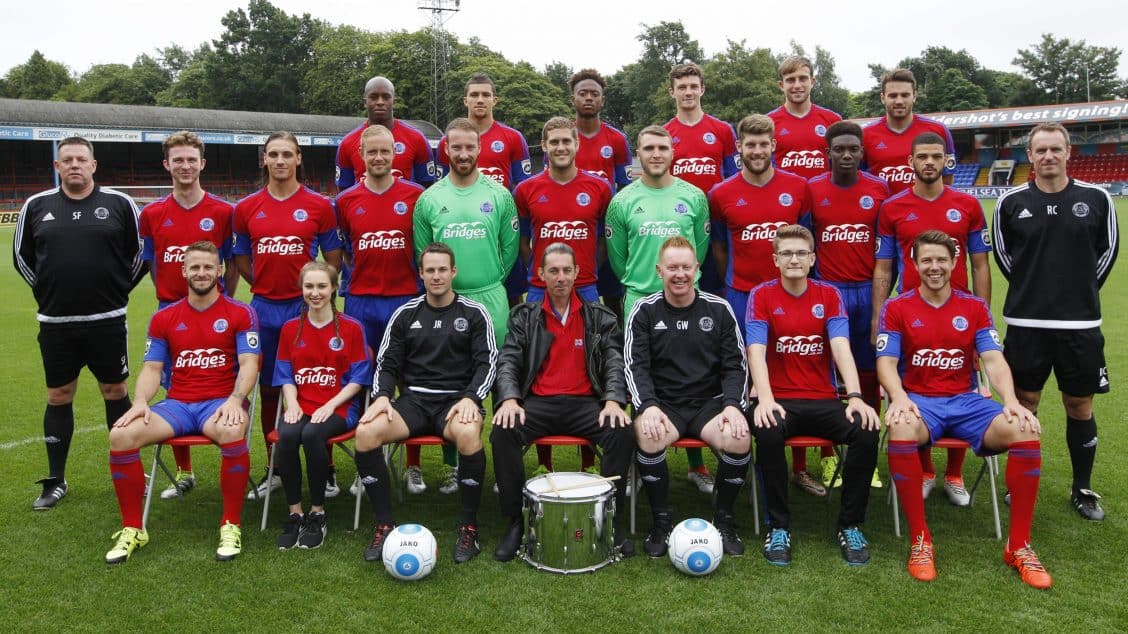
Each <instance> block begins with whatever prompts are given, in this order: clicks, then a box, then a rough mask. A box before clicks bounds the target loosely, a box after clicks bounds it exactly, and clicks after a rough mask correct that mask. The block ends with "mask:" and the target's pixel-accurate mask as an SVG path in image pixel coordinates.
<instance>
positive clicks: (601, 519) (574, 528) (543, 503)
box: [522, 473, 615, 574]
mask: <svg viewBox="0 0 1128 634" xmlns="http://www.w3.org/2000/svg"><path fill="white" fill-rule="evenodd" d="M524 513H525V526H527V527H528V528H527V533H526V535H525V551H524V554H523V555H522V558H523V559H524V560H525V561H527V562H529V565H531V566H533V567H534V568H537V569H539V570H547V571H549V572H558V573H561V574H571V573H576V572H592V571H594V570H598V569H600V568H602V567H603V566H606V565H607V564H609V563H611V561H612V560H613V559H614V558H615V548H614V544H615V538H614V533H615V530H614V528H613V525H614V520H615V487H614V485H613V483H611V482H608V481H607V480H604V479H602V478H600V477H599V476H596V475H592V474H590V473H549V474H545V475H541V476H537V477H535V478H533V479H531V480H529V481H528V482H527V483H525V509H524Z"/></svg>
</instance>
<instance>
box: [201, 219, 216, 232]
mask: <svg viewBox="0 0 1128 634" xmlns="http://www.w3.org/2000/svg"><path fill="white" fill-rule="evenodd" d="M212 229H215V221H214V220H212V219H211V218H200V231H211V230H212Z"/></svg>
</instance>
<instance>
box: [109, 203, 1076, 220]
mask: <svg viewBox="0 0 1128 634" xmlns="http://www.w3.org/2000/svg"><path fill="white" fill-rule="evenodd" d="M1082 204H1084V203H1082ZM1073 209H1074V212H1073V213H1074V214H1076V213H1077V211H1076V209H1077V205H1074V206H1073ZM1085 213H1089V208H1088V207H1086V208H1085ZM94 217H95V218H97V219H98V220H105V219H106V218H109V217H110V210H109V209H106V208H105V207H99V208H97V209H95V210H94Z"/></svg>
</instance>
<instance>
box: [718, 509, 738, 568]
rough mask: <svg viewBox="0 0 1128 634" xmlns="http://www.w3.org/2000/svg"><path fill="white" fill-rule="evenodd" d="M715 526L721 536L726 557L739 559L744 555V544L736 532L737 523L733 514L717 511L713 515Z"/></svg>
mask: <svg viewBox="0 0 1128 634" xmlns="http://www.w3.org/2000/svg"><path fill="white" fill-rule="evenodd" d="M713 526H716V527H717V532H718V533H720V534H721V547H722V548H723V549H724V551H725V554H726V555H729V556H731V557H739V556H741V555H743V554H744V542H743V541H741V539H740V535H739V534H737V532H736V522H735V521H734V520H733V517H732V513H726V512H724V511H717V512H716V513H715V514H713Z"/></svg>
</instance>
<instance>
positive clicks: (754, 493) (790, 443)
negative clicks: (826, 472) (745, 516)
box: [748, 436, 846, 535]
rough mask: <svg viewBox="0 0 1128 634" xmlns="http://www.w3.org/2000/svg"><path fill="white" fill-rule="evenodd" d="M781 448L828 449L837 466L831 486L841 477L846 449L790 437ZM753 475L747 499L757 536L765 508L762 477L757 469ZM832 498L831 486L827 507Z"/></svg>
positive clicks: (814, 439)
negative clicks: (836, 458)
mask: <svg viewBox="0 0 1128 634" xmlns="http://www.w3.org/2000/svg"><path fill="white" fill-rule="evenodd" d="M783 446H784V449H785V450H786V449H790V448H792V447H802V448H803V449H804V450H806V449H809V448H812V447H818V448H819V449H822V448H823V447H830V448H832V449H834V453H835V454H836V455H837V456H838V464H837V466H835V468H834V474H833V475H831V480H830V481H831V484H832V485H833V483H835V482H837V481H838V478H839V477H841V475H842V467H843V466H844V465H845V464H846V447H844V446H840V445H835V444H834V443H833V442H832V441H830V440H827V439H826V438H819V437H818V436H792V437H791V438H788V439H787V440H785V441H783ZM753 473H754V474H755V476H754V478H753V481H752V487H751V489H752V490H751V491H750V492H749V493H748V499H749V501H750V502H751V503H752V509H753V513H752V518H753V519H752V522H753V525H754V527H755V529H756V534H757V535H759V534H760V513H761V512H764V513H766V512H767V508H763V509H761V508H760V495H759V489H760V486H761V485H762V484H763V481H764V479H763V476H761V475H760V470H759V469H758V468H756V469H754V471H753ZM833 497H834V487H833V486H831V487H828V488H827V490H826V503H827V505H828V506H829V505H830V502H831V498H833Z"/></svg>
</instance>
